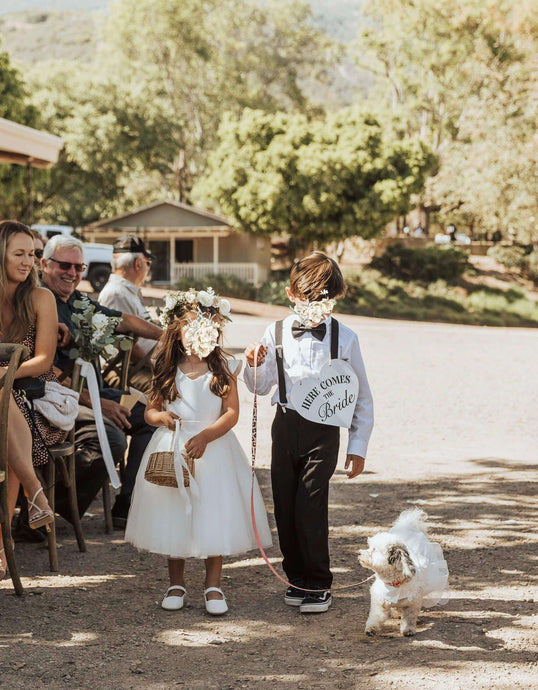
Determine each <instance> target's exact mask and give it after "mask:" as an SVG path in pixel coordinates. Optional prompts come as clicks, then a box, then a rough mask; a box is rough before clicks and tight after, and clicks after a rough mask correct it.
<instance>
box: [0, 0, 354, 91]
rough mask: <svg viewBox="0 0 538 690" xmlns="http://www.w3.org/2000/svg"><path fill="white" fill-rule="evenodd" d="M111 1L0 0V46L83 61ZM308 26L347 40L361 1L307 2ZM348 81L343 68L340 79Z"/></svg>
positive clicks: (15, 53)
mask: <svg viewBox="0 0 538 690" xmlns="http://www.w3.org/2000/svg"><path fill="white" fill-rule="evenodd" d="M110 3H111V0H48V1H47V0H19V1H18V2H17V10H18V11H17V12H13V2H12V0H0V37H1V38H2V47H3V48H4V50H7V51H8V52H9V53H10V54H11V56H12V57H13V58H14V59H15V60H20V61H22V62H25V63H32V64H33V63H37V62H41V61H42V60H50V59H65V60H89V59H90V58H91V56H92V54H93V51H94V49H95V44H96V40H97V38H96V37H97V22H98V20H99V16H100V14H101V13H102V11H106V8H107V7H108V5H110ZM310 4H311V6H312V12H313V20H314V24H315V25H316V26H317V27H318V28H319V29H321V30H323V31H325V32H326V33H327V34H329V36H331V37H333V38H335V39H337V40H340V41H343V42H349V41H352V40H353V39H354V38H355V36H356V34H357V26H358V23H359V20H360V6H361V4H362V0H311V1H310ZM350 76H353V70H351V68H350V67H349V66H346V68H345V74H344V75H343V77H341V78H342V79H344V80H345V81H348V79H349V77H350Z"/></svg>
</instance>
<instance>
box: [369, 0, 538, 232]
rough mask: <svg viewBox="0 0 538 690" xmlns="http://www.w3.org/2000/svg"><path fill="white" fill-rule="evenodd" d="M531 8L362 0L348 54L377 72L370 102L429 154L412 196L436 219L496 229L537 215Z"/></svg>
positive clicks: (463, 1)
mask: <svg viewBox="0 0 538 690" xmlns="http://www.w3.org/2000/svg"><path fill="white" fill-rule="evenodd" d="M533 5H534V10H533V7H532V6H533ZM535 9H536V8H535V3H519V2H517V0H490V1H488V2H483V0H458V1H457V2H454V1H453V0H438V2H435V3H432V2H430V1H429V0H413V2H408V1H407V0H376V1H375V2H374V1H373V0H368V1H367V2H366V3H365V5H364V11H365V17H366V20H365V27H364V29H363V31H362V33H361V37H360V41H359V47H360V54H359V56H358V58H357V61H358V62H359V64H360V65H361V66H363V67H367V68H369V69H370V70H371V71H372V72H373V73H374V74H375V75H376V76H377V85H378V88H377V89H376V90H375V91H374V93H373V94H372V97H373V99H375V101H376V103H377V104H379V103H383V104H384V106H385V108H386V110H387V111H388V112H390V114H391V115H392V116H393V117H394V119H396V120H397V121H398V123H399V126H401V127H403V129H404V131H405V132H406V133H407V134H408V135H415V134H417V135H418V136H419V137H420V139H421V140H422V141H424V142H425V143H427V144H428V145H429V146H430V147H431V148H432V150H433V151H434V153H435V154H436V155H437V157H438V161H439V165H438V167H437V168H436V169H435V170H434V171H433V174H432V175H431V176H430V178H429V179H428V180H427V183H426V186H425V191H424V193H423V194H422V195H421V198H420V203H421V204H422V206H423V207H424V208H425V210H427V211H428V210H430V211H438V217H439V218H440V220H442V221H448V220H450V221H453V220H456V222H457V221H458V220H459V221H462V222H465V223H467V224H469V225H470V226H471V227H473V228H479V229H482V230H495V229H499V227H501V229H505V228H506V227H507V225H509V224H510V223H511V222H512V221H516V220H517V221H518V223H519V225H520V228H522V227H525V226H528V224H529V222H530V219H531V218H532V217H533V216H538V214H537V212H536V210H537V209H536V195H535V194H534V195H533V193H532V191H531V185H532V184H534V185H535V179H536V154H537V153H538V151H537V144H536V140H535V138H534V134H533V131H534V125H533V120H534V118H535V113H536V79H535V61H536V59H537V56H538V52H537V44H536V38H537V37H538V31H537V28H538V24H537V16H536V11H535ZM529 154H531V155H529ZM521 175H522V176H523V179H524V180H526V182H525V183H524V187H525V190H524V191H523V190H522V188H521V186H519V187H518V186H517V185H516V179H517V178H519V177H521ZM532 180H534V183H531V181H532Z"/></svg>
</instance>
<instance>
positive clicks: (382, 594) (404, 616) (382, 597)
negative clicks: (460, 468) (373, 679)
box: [359, 508, 427, 636]
mask: <svg viewBox="0 0 538 690" xmlns="http://www.w3.org/2000/svg"><path fill="white" fill-rule="evenodd" d="M426 519H427V515H426V513H424V511H422V510H419V509H416V508H415V509H413V510H406V511H404V512H403V513H402V514H401V515H400V517H399V518H398V520H397V521H396V522H395V523H394V526H393V528H392V531H391V532H381V533H379V534H376V535H375V536H374V537H370V538H369V539H368V549H364V550H362V551H359V562H360V564H361V565H362V566H364V567H365V568H369V569H370V570H373V571H374V573H375V574H376V578H375V581H374V583H373V584H372V586H371V588H370V613H369V615H368V620H367V621H366V629H365V632H366V634H367V635H375V634H376V633H377V632H379V631H380V630H381V627H382V625H383V623H384V622H385V621H386V620H387V619H388V618H389V617H390V616H395V614H396V616H395V617H397V614H398V613H399V614H400V615H401V623H400V632H401V633H402V635H406V636H409V635H414V634H415V633H416V627H417V617H418V614H419V613H420V610H421V608H422V601H423V598H424V595H423V592H421V589H420V585H419V583H418V582H416V587H415V588H413V580H414V578H415V575H416V573H417V564H415V563H414V562H413V559H412V557H411V555H410V554H409V550H408V548H407V546H406V545H405V543H404V542H403V541H402V540H401V539H400V538H399V537H398V532H399V531H403V532H404V533H405V532H406V531H409V530H410V529H411V530H420V531H421V532H423V533H424V534H426V531H427V528H426ZM404 585H407V587H406V591H407V592H409V593H410V594H411V595H412V596H410V598H399V599H398V601H397V602H396V603H394V602H393V601H390V600H389V599H388V598H387V591H388V589H387V586H392V587H401V586H404Z"/></svg>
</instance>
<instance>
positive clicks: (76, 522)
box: [67, 453, 86, 553]
mask: <svg viewBox="0 0 538 690" xmlns="http://www.w3.org/2000/svg"><path fill="white" fill-rule="evenodd" d="M67 464H68V473H69V486H68V489H69V507H70V509H71V520H72V521H73V528H74V530H75V535H76V538H77V544H78V550H79V551H81V552H82V553H84V552H85V551H86V542H85V541H84V533H83V531H82V525H81V523H80V514H79V511H78V499H77V481H76V470H75V454H74V453H71V455H70V456H69V458H68V461H67Z"/></svg>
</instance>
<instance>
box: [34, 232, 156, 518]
mask: <svg viewBox="0 0 538 690" xmlns="http://www.w3.org/2000/svg"><path fill="white" fill-rule="evenodd" d="M42 271H43V272H42V280H43V284H44V285H45V287H48V288H49V290H51V291H52V292H53V294H54V295H55V297H56V306H57V308H58V319H59V321H60V322H62V323H65V324H66V326H67V327H68V328H69V330H70V331H71V332H74V328H75V327H74V324H73V320H72V317H73V314H74V313H76V311H77V309H76V307H75V306H74V303H75V302H76V301H77V299H79V298H80V296H81V293H80V292H79V291H78V290H77V286H78V284H79V282H80V278H81V275H82V272H83V271H84V245H83V244H82V242H80V240H77V239H76V238H74V237H69V236H64V235H57V236H55V237H53V238H52V239H51V240H49V242H48V243H47V245H46V247H45V250H44V253H43V259H42ZM92 303H93V305H94V306H95V308H96V311H99V312H101V313H104V314H105V315H107V316H113V317H118V318H120V319H121V321H120V322H119V324H118V326H117V329H116V330H117V332H118V333H130V332H132V333H134V334H135V335H137V336H139V337H142V338H149V339H153V340H157V339H158V338H159V337H160V335H161V329H160V328H159V327H158V326H156V325H155V324H153V323H150V322H148V321H145V320H144V319H141V318H139V317H138V316H135V315H133V314H128V313H126V312H121V311H117V310H114V309H108V308H106V307H103V306H102V305H100V304H98V303H97V302H94V301H93V300H92ZM69 364H70V360H69V357H68V355H67V352H66V351H62V352H61V353H59V354H58V357H57V360H56V362H55V365H56V366H57V367H58V368H59V369H60V370H62V371H63V370H65V369H66V367H67V366H68V365H69ZM100 398H101V408H102V411H103V415H104V416H105V417H106V418H108V420H111V421H112V422H113V423H114V425H111V424H107V425H106V429H107V436H108V438H109V442H110V447H111V450H112V454H113V457H114V459H115V460H116V461H118V460H119V459H121V457H122V454H123V452H124V450H125V447H126V440H125V435H124V434H129V435H131V443H130V446H129V454H128V458H127V467H126V471H125V474H124V477H123V483H122V487H121V491H120V494H119V495H118V496H117V498H116V502H115V504H114V507H113V510H112V515H113V518H114V526H115V527H116V528H118V529H121V528H122V527H124V526H125V522H126V518H127V513H128V511H129V506H130V502H131V493H132V490H133V488H134V482H135V479H136V473H137V471H138V467H139V465H140V461H141V459H142V455H143V453H144V450H145V448H146V446H147V444H148V442H149V439H150V438H151V435H152V433H153V431H154V429H153V427H150V426H148V425H147V424H146V422H145V421H144V409H145V408H144V406H143V405H141V404H140V403H137V404H136V405H135V406H134V407H133V409H132V410H131V411H129V410H128V409H127V408H126V407H124V406H122V405H121V404H120V402H119V401H120V398H121V391H118V390H115V389H109V388H103V389H102V390H101V391H100ZM80 402H81V405H82V407H81V413H80V415H79V420H77V426H76V430H77V434H78V433H79V431H80V433H82V431H83V427H85V426H87V424H88V423H92V422H93V419H92V417H91V413H90V414H88V413H89V410H88V408H90V407H91V402H90V398H89V395H88V393H87V391H83V393H82V395H81V398H80ZM84 408H86V409H84ZM86 431H87V430H86ZM86 443H87V438H85V439H84V444H86ZM86 469H87V468H86ZM78 471H79V470H78V467H77V472H78ZM82 471H83V470H82ZM95 475H96V472H92V473H91V475H90V474H89V475H88V477H87V482H88V486H89V484H90V483H91V485H92V491H93V490H94V489H95V487H96V486H97V490H98V486H99V485H98V483H97V478H96V476H95ZM87 489H88V487H84V486H81V487H80V491H81V492H85V495H84V496H83V497H82V498H83V500H82V501H81V510H83V508H84V504H85V503H87V500H88V497H89V496H88V493H91V492H88V491H87ZM95 493H96V492H95ZM95 493H94V495H95ZM90 500H91V498H90ZM59 512H61V511H59Z"/></svg>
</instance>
